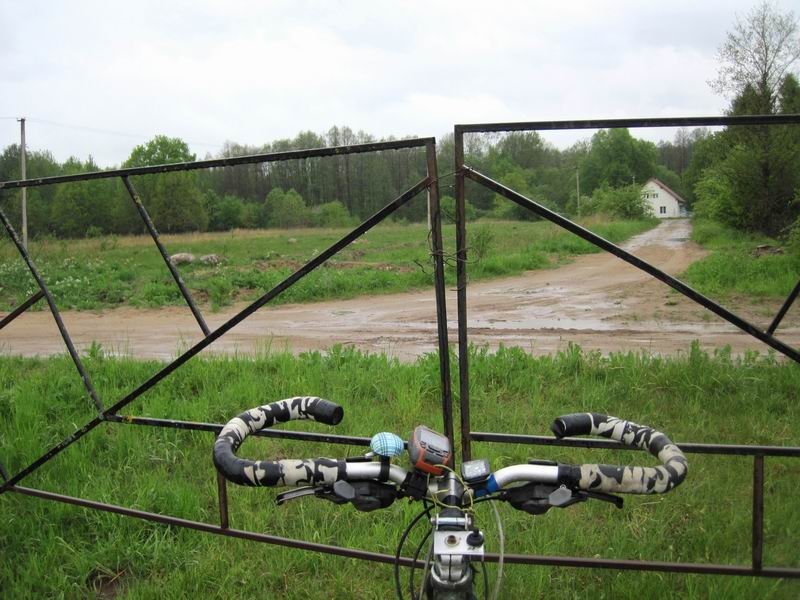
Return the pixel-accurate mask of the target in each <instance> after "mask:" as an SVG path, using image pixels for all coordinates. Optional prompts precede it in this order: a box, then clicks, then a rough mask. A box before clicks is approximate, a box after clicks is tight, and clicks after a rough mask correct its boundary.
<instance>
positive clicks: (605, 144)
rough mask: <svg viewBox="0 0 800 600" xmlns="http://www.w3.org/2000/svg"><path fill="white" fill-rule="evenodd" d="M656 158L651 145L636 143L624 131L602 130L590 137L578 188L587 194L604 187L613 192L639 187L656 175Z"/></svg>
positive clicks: (653, 146)
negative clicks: (589, 146)
mask: <svg viewBox="0 0 800 600" xmlns="http://www.w3.org/2000/svg"><path fill="white" fill-rule="evenodd" d="M657 158H658V150H657V149H656V146H655V144H653V143H652V142H647V141H645V140H638V139H636V138H634V137H633V136H632V135H631V134H630V132H629V131H628V130H627V129H624V128H621V129H602V130H600V131H598V132H597V133H595V134H594V135H593V136H592V145H591V150H589V154H588V155H587V156H586V158H585V160H584V161H583V165H582V167H581V187H582V188H583V187H585V189H586V193H590V192H591V191H593V190H594V189H595V188H597V187H599V186H600V185H601V184H603V183H606V184H608V186H610V187H612V188H616V187H622V186H626V185H630V184H633V183H639V184H640V185H641V184H643V183H644V182H645V181H647V180H648V179H649V178H650V177H652V176H653V175H654V174H655V171H656V160H657Z"/></svg>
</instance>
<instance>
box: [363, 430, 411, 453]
mask: <svg viewBox="0 0 800 600" xmlns="http://www.w3.org/2000/svg"><path fill="white" fill-rule="evenodd" d="M369 447H370V449H371V450H372V451H373V452H374V453H375V454H377V455H378V456H386V457H392V456H397V455H399V454H402V453H403V450H404V444H403V440H402V439H400V436H398V435H395V434H394V433H389V432H388V431H382V432H381V433H376V434H375V435H373V436H372V439H371V440H370V442H369Z"/></svg>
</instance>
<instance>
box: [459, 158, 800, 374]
mask: <svg viewBox="0 0 800 600" xmlns="http://www.w3.org/2000/svg"><path fill="white" fill-rule="evenodd" d="M465 175H466V176H467V177H468V178H470V179H472V180H473V181H475V182H477V183H480V184H481V185H483V186H484V187H487V188H488V189H490V190H492V191H494V192H496V193H498V194H500V195H501V196H504V197H505V198H508V199H509V200H511V201H512V202H514V203H516V204H518V205H519V206H521V207H523V208H526V209H527V210H530V211H531V212H533V213H536V214H537V215H539V216H540V217H542V218H544V219H547V220H548V221H550V222H552V223H555V224H556V225H558V226H559V227H561V228H563V229H566V230H567V231H569V232H571V233H574V234H575V235H577V236H578V237H580V238H582V239H584V240H586V241H587V242H590V243H591V244H594V245H595V246H597V247H598V248H601V249H603V250H605V251H606V252H610V253H611V254H613V255H614V256H616V257H618V258H620V259H622V260H624V261H625V262H627V263H628V264H630V265H633V266H634V267H636V268H637V269H641V270H642V271H644V272H645V273H647V274H649V275H652V276H653V277H655V278H656V279H658V280H659V281H662V282H664V283H666V284H667V285H668V286H670V287H671V288H672V289H674V290H675V291H677V292H680V293H681V294H683V295H684V296H686V297H687V298H689V299H691V300H693V301H694V302H696V303H697V304H700V305H701V306H703V307H705V308H707V309H708V310H710V311H711V312H713V313H715V314H716V315H718V316H719V317H722V318H723V319H725V320H726V321H727V322H728V323H730V324H731V325H734V326H736V327H738V328H739V329H741V330H742V331H744V332H745V333H747V334H749V335H751V336H753V337H754V338H757V339H758V340H760V341H762V342H764V343H765V344H767V345H768V346H770V347H772V348H774V349H775V350H777V351H778V352H780V353H781V354H783V355H784V356H786V357H788V358H791V359H792V360H793V361H795V362H797V363H800V352H799V351H798V350H796V349H795V348H792V347H791V346H788V345H786V344H784V343H783V342H782V341H780V340H779V339H777V338H776V337H774V336H772V335H770V334H768V333H766V332H764V331H762V330H761V329H759V328H758V327H756V326H755V325H753V324H752V323H750V322H749V321H746V320H745V319H743V318H742V317H740V316H738V315H736V314H735V313H733V312H731V311H729V310H728V309H726V308H725V307H723V306H721V305H719V304H717V303H716V302H714V301H713V300H711V298H708V297H707V296H704V295H703V294H701V293H700V292H698V291H697V290H695V289H693V288H691V287H689V286H688V285H686V284H685V283H683V282H682V281H680V280H679V279H676V278H675V277H673V276H672V275H668V274H667V273H665V272H664V271H662V270H661V269H659V268H657V267H654V266H653V265H651V264H650V263H648V262H646V261H644V260H642V259H641V258H639V257H637V256H635V255H633V254H631V253H630V252H628V251H627V250H623V249H622V248H620V247H619V246H617V245H615V244H612V243H611V242H609V241H608V240H606V239H604V238H601V237H600V236H599V235H597V234H595V233H592V232H591V231H589V230H588V229H585V228H584V227H581V226H580V225H578V224H577V223H575V222H574V221H570V220H569V219H567V218H566V217H562V216H561V215H559V214H558V213H556V212H554V211H552V210H550V209H549V208H547V207H546V206H543V205H541V204H539V203H538V202H534V201H533V200H531V199H530V198H526V197H525V196H523V195H522V194H519V193H517V192H515V191H514V190H512V189H511V188H508V187H506V186H504V185H503V184H502V183H500V182H498V181H495V180H494V179H491V178H490V177H487V176H486V175H483V174H481V173H478V172H477V171H475V170H473V169H470V168H468V167H465Z"/></svg>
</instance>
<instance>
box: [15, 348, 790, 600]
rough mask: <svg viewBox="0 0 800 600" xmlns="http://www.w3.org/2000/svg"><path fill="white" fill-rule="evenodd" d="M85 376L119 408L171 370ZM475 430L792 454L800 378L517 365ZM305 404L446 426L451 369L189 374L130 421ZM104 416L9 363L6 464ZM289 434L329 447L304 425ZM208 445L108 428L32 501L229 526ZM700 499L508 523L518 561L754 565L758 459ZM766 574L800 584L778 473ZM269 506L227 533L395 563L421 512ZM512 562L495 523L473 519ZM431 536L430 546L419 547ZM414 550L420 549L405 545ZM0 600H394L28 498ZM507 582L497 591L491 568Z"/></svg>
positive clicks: (776, 368)
mask: <svg viewBox="0 0 800 600" xmlns="http://www.w3.org/2000/svg"><path fill="white" fill-rule="evenodd" d="M86 360H87V364H88V368H89V370H90V372H91V374H92V376H93V379H94V381H95V383H96V385H97V387H98V389H99V391H100V393H101V395H102V397H103V398H104V399H105V401H106V404H107V405H108V404H110V403H111V402H112V401H113V400H114V399H116V398H118V397H120V396H121V395H122V394H124V393H126V392H128V391H130V390H131V389H132V388H133V387H134V386H135V385H136V384H137V383H138V382H140V381H142V380H143V379H144V378H145V377H147V376H148V375H150V374H152V373H153V372H154V371H155V370H156V369H158V368H159V367H160V366H161V365H160V364H159V363H156V362H137V361H132V360H124V359H111V358H105V357H103V355H102V353H101V352H98V351H95V352H93V353H92V355H91V356H89V357H87V359H86ZM471 376H472V399H473V400H472V419H473V422H472V426H473V429H475V430H493V431H503V432H510V433H532V434H544V433H545V432H546V431H547V427H548V425H549V423H550V421H551V419H552V418H553V417H555V416H557V415H559V414H563V413H568V412H574V411H585V410H593V411H600V412H607V413H610V414H614V415H617V416H623V417H627V418H631V419H634V420H636V421H639V422H642V423H648V424H652V425H656V426H658V427H659V428H662V429H663V430H664V431H666V432H667V433H669V434H670V435H671V437H672V438H673V439H674V440H676V441H678V442H680V441H702V442H722V443H726V442H727V443H758V444H776V445H797V442H798V438H799V437H800V435H798V434H800V426H799V425H798V423H800V406H799V405H798V403H797V390H798V389H800V370H799V369H798V368H797V366H796V365H794V364H787V363H777V362H775V361H774V360H773V359H772V358H771V357H770V356H766V357H764V356H761V357H758V356H755V355H748V356H745V357H744V358H741V359H735V358H731V356H730V355H729V354H727V353H725V352H720V353H718V354H716V355H714V356H709V355H707V354H705V353H703V352H701V351H699V350H697V349H696V348H694V349H692V350H690V351H688V352H687V353H686V354H684V355H682V356H680V357H677V358H658V357H648V356H643V355H633V354H618V355H612V356H609V357H606V358H604V357H601V356H600V355H599V354H594V353H590V354H587V353H583V352H581V351H580V349H578V348H576V347H571V348H570V349H569V350H567V351H565V352H562V353H560V354H558V355H555V356H550V357H538V358H537V357H531V356H529V355H528V354H526V353H524V352H523V351H521V350H518V349H505V348H501V349H500V350H499V351H498V352H497V353H494V354H492V353H488V352H485V351H479V352H475V353H473V354H472V360H471ZM295 394H318V395H321V396H323V397H327V398H330V399H332V400H335V401H337V402H339V403H340V404H342V405H343V406H344V408H345V419H344V421H343V422H342V423H341V424H340V425H339V426H338V427H337V428H336V430H337V432H338V433H342V434H351V435H366V436H369V435H372V434H373V433H375V432H377V431H384V430H388V431H395V432H397V433H398V434H400V435H402V436H404V437H405V436H407V435H408V432H409V431H410V430H411V429H412V427H413V426H415V425H417V424H419V423H427V424H429V425H431V426H434V427H437V428H438V427H440V419H441V409H440V404H439V383H438V361H437V359H436V357H435V356H433V355H429V356H425V357H423V358H420V359H419V360H418V361H417V362H416V363H414V364H404V363H400V362H398V361H395V360H392V359H389V358H386V357H385V356H378V355H365V354H361V353H358V352H355V351H351V350H345V349H342V348H334V349H332V350H331V351H330V352H329V353H326V354H320V353H309V354H303V355H301V356H299V357H293V356H291V355H288V354H268V355H262V356H259V357H257V358H253V359H250V358H243V357H239V358H210V359H208V360H194V361H190V362H189V363H188V364H187V365H186V366H185V367H183V368H182V369H180V370H178V371H177V372H176V373H174V374H173V375H172V376H171V377H170V378H168V379H167V380H165V381H164V382H163V383H162V384H161V385H159V386H157V387H156V388H154V389H152V390H151V391H149V392H148V393H147V394H146V395H145V396H144V397H143V398H142V399H141V400H140V401H137V402H135V403H134V404H132V405H130V406H129V414H136V415H150V416H155V417H169V418H178V419H191V420H201V421H216V422H224V421H226V420H227V419H229V418H230V417H231V416H233V415H235V414H237V413H238V412H240V411H241V410H242V409H244V408H249V407H251V406H255V405H257V404H260V403H263V402H267V401H271V400H275V399H278V398H283V397H287V396H291V395H295ZM90 417H91V402H90V401H89V400H88V399H87V397H86V395H85V393H84V392H83V390H82V389H81V386H80V381H79V379H78V378H77V377H76V375H75V373H74V368H73V367H72V365H71V363H70V362H69V359H68V358H66V357H59V358H52V359H46V360H45V359H22V358H2V359H0V422H2V427H1V428H0V460H2V462H3V463H4V464H5V466H6V467H7V468H8V470H9V471H11V472H15V471H17V470H18V469H20V468H22V467H23V466H24V465H26V464H27V463H29V462H30V461H31V460H33V459H35V458H36V457H38V456H39V455H40V454H41V453H42V452H43V451H44V450H46V449H47V448H48V447H50V446H51V445H53V444H54V443H56V442H58V441H60V440H61V439H62V438H63V437H64V436H65V435H67V434H69V433H70V432H71V431H73V430H74V429H75V428H76V427H79V426H80V425H81V424H82V423H83V422H84V421H86V420H88V419H89V418H90ZM292 426H293V428H296V429H304V430H315V431H321V430H325V429H326V428H325V427H324V426H321V425H317V424H313V423H305V422H298V423H293V424H292ZM212 443H213V436H212V435H211V434H207V433H196V432H187V431H177V430H161V429H155V428H148V427H137V426H132V425H122V424H111V423H109V424H104V425H101V426H100V427H98V428H97V429H96V430H95V431H93V432H91V433H90V434H88V435H87V436H85V437H84V438H82V439H81V440H80V441H79V442H77V443H76V444H74V445H72V446H71V447H70V448H68V449H67V450H65V451H64V452H62V453H61V454H60V455H59V456H58V457H56V458H55V459H53V460H52V461H51V462H49V463H48V464H47V465H45V466H44V467H42V468H41V469H40V470H39V471H37V472H36V473H35V474H34V475H32V476H31V477H30V478H29V479H28V480H26V481H25V482H24V485H28V486H32V487H38V488H41V489H46V490H52V491H56V492H60V493H65V494H69V495H78V496H85V497H89V498H93V499H97V500H101V501H104V502H111V503H116V504H121V505H125V506H132V507H135V508H139V509H143V510H148V511H155V512H160V513H164V514H169V515H175V516H178V517H184V518H189V519H200V520H205V521H208V522H212V523H214V522H216V520H217V518H218V516H217V505H216V495H215V492H216V482H215V476H214V469H213V466H212V464H211V448H212ZM358 451H359V449H358V448H352V447H346V446H335V445H322V444H305V443H300V442H292V441H278V440H271V439H254V440H248V442H247V443H246V444H245V445H244V447H243V449H242V454H244V455H249V456H253V457H278V456H344V455H354V454H356V453H358ZM473 453H474V455H475V456H484V457H486V458H488V459H490V460H491V463H492V465H493V467H494V468H499V467H502V466H505V465H509V464H513V463H519V462H524V461H526V460H527V459H530V458H534V457H535V458H541V459H552V460H561V461H565V462H588V461H592V462H594V461H606V462H620V461H622V462H627V461H633V462H648V463H650V462H652V458H651V457H649V456H647V455H645V454H643V453H635V454H632V453H628V452H623V453H614V452H611V451H595V450H579V449H565V448H548V447H530V446H522V445H500V444H474V448H473ZM689 462H690V472H689V477H688V479H687V481H686V483H685V484H684V485H683V486H681V487H680V488H678V489H677V490H675V491H673V492H671V493H669V494H667V495H665V496H659V497H641V498H637V497H628V498H626V505H625V508H624V509H623V510H616V509H614V508H612V507H610V506H609V505H608V504H605V503H597V502H596V503H587V504H583V505H578V506H574V507H570V508H568V509H566V510H556V509H553V510H552V511H551V512H550V513H548V514H546V515H544V516H541V517H536V518H534V517H531V516H529V515H526V514H523V513H519V512H516V511H514V510H513V509H512V508H511V507H509V506H505V505H503V506H500V507H499V508H500V511H501V515H502V518H503V522H504V526H505V537H506V551H507V552H509V553H535V554H551V555H568V554H578V555H584V556H602V557H608V558H611V557H615V558H631V559H649V560H670V561H699V562H711V563H722V564H748V561H749V558H750V549H749V539H750V505H751V488H750V481H751V476H752V460H751V459H747V458H737V457H713V456H708V455H699V454H693V455H689ZM766 476H767V486H766V489H767V496H766V511H765V519H766V521H765V526H766V530H765V533H766V538H765V540H766V541H765V564H768V565H782V566H794V567H797V566H799V565H798V559H797V552H796V548H795V547H796V540H797V538H798V535H799V534H800V505H798V503H797V502H796V497H797V485H798V477H800V461H797V460H784V459H767V461H766ZM274 497H275V492H274V491H271V490H265V489H245V488H239V487H236V486H229V502H230V506H231V526H232V527H235V528H241V529H252V530H254V531H262V532H266V533H274V534H277V535H286V536H292V537H299V538H303V539H307V540H313V541H318V542H323V543H331V544H338V545H343V546H348V547H355V548H365V549H368V550H373V551H375V552H383V553H391V552H392V551H393V550H394V548H395V545H396V543H397V541H398V538H399V535H400V532H401V531H402V529H403V527H404V525H405V524H406V523H407V522H408V521H409V520H410V518H411V517H412V516H413V515H414V514H416V512H417V511H418V510H419V509H420V508H421V507H419V506H417V505H409V504H407V503H406V502H405V501H403V502H399V501H398V502H396V503H395V504H394V505H393V506H392V507H390V508H389V509H386V510H383V511H379V512H375V513H369V514H361V513H357V512H356V511H355V509H353V508H352V507H350V506H344V507H340V506H333V505H331V504H329V503H326V502H323V501H319V500H316V501H315V500H314V499H304V500H299V501H296V502H294V503H291V504H289V505H287V506H285V507H280V508H279V507H276V506H274V504H273V503H272V501H273V499H274ZM478 519H479V522H480V525H481V527H482V528H484V530H485V531H486V534H487V540H488V549H489V551H497V532H496V531H495V526H494V519H493V518H492V515H491V509H486V507H485V505H483V507H479V509H478ZM419 534H421V531H419V532H416V535H415V539H416V540H418V539H419V537H417V536H418V535H419ZM412 541H413V540H412ZM0 556H2V557H3V560H2V561H0V590H2V593H0V595H2V596H3V597H7V598H80V597H93V596H94V595H95V594H99V592H98V590H100V591H102V594H104V595H101V597H111V596H112V594H113V595H116V597H120V598H159V599H162V598H186V597H191V596H202V597H221V596H225V597H230V598H258V597H263V598H283V597H286V598H298V599H300V598H320V599H322V598H325V599H327V598H352V597H368V598H388V597H391V595H392V584H391V567H389V566H386V565H376V564H371V563H364V562H358V561H354V560H349V559H344V558H337V557H333V556H328V555H321V554H314V553H304V552H298V551H293V550H287V549H284V548H280V547H274V546H268V545H262V544H256V543H252V542H246V541H241V540H232V539H224V538H220V537H218V536H214V535H209V534H203V533H198V532H194V531H190V530H185V529H179V528H171V527H166V526H163V525H158V524H155V523H149V522H144V521H140V520H135V519H130V518H123V517H120V516H116V515H112V514H108V513H101V512H96V511H89V510H84V509H81V508H77V507H73V506H68V505H64V504H59V503H54V502H47V501H43V500H38V499H34V498H29V497H24V496H21V495H18V494H13V493H9V494H5V495H3V496H2V497H0ZM491 569H492V573H494V569H493V568H491ZM798 589H800V588H798V584H797V583H796V582H789V581H773V580H762V579H749V578H722V577H712V576H694V575H674V574H668V573H633V572H617V571H613V570H611V571H604V570H586V569H552V568H544V567H524V566H513V565H510V566H507V567H506V573H505V577H504V586H503V596H502V597H503V598H540V597H542V598H543V597H548V598H577V597H586V596H587V595H589V596H591V597H597V598H610V597H614V598H635V599H637V600H638V599H640V598H673V597H689V598H709V597H715V598H716V597H724V598H787V599H788V598H796V597H797V594H798Z"/></svg>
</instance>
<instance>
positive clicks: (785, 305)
mask: <svg viewBox="0 0 800 600" xmlns="http://www.w3.org/2000/svg"><path fill="white" fill-rule="evenodd" d="M798 294H800V281H798V282H797V285H795V286H794V289H793V290H792V291H791V292H789V296H788V297H787V298H786V301H785V302H784V303H783V306H781V308H780V310H779V311H778V314H776V315H775V318H774V319H773V320H772V323H770V325H769V327H767V333H768V334H769V335H772V334H773V333H775V330H776V329H777V328H778V325H780V324H781V321H783V317H785V316H786V313H787V312H789V309H790V308H791V307H792V304H794V301H795V300H796V299H797V295H798Z"/></svg>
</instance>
